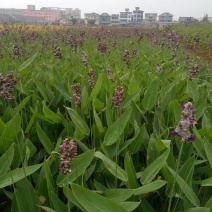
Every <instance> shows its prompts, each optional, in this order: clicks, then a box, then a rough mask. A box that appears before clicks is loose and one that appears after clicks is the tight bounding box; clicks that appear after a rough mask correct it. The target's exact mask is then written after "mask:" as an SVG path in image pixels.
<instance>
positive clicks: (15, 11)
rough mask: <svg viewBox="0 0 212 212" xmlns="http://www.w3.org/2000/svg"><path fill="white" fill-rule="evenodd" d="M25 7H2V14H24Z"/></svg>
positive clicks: (0, 10)
mask: <svg viewBox="0 0 212 212" xmlns="http://www.w3.org/2000/svg"><path fill="white" fill-rule="evenodd" d="M24 11H25V10H24V9H14V8H0V14H7V15H10V16H13V15H23V13H24Z"/></svg>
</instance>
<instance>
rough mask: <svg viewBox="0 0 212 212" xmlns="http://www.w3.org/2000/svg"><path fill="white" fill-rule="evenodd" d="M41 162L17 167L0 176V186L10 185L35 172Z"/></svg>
mask: <svg viewBox="0 0 212 212" xmlns="http://www.w3.org/2000/svg"><path fill="white" fill-rule="evenodd" d="M42 165H43V164H37V165H34V166H27V167H22V168H18V169H15V170H12V171H10V172H8V173H7V174H4V175H2V176H0V188H4V187H6V186H9V185H12V184H13V183H16V182H18V181H19V180H22V179H23V178H25V177H27V176H29V175H31V174H32V173H34V172H36V171H37V170H38V169H39V168H40V167H41V166H42Z"/></svg>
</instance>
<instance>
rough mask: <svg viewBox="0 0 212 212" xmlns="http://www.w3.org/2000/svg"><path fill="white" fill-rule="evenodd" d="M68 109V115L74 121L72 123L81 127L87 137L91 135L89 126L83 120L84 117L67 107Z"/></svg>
mask: <svg viewBox="0 0 212 212" xmlns="http://www.w3.org/2000/svg"><path fill="white" fill-rule="evenodd" d="M66 109H67V110H68V113H69V115H70V117H71V119H72V121H73V122H74V124H75V125H76V126H77V127H79V129H80V130H81V131H82V132H83V133H84V134H86V135H89V133H90V129H89V127H88V125H87V124H86V123H85V121H84V120H83V119H82V117H81V116H80V115H79V114H78V113H77V112H76V111H75V110H73V109H72V108H68V107H66Z"/></svg>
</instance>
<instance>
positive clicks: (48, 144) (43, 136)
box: [36, 123, 54, 154]
mask: <svg viewBox="0 0 212 212" xmlns="http://www.w3.org/2000/svg"><path fill="white" fill-rule="evenodd" d="M36 130H37V134H38V137H39V139H40V142H41V144H42V145H43V147H44V148H45V150H46V151H47V152H48V153H49V154H51V152H52V151H54V146H53V144H52V142H51V141H50V139H49V138H48V136H47V135H46V133H45V132H44V131H43V130H42V128H41V127H40V125H39V124H38V123H37V126H36Z"/></svg>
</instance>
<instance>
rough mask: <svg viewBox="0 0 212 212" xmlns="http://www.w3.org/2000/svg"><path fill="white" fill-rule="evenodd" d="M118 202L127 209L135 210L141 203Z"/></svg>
mask: <svg viewBox="0 0 212 212" xmlns="http://www.w3.org/2000/svg"><path fill="white" fill-rule="evenodd" d="M118 204H119V205H121V206H122V207H123V208H125V209H126V210H127V211H134V210H135V209H136V208H137V207H138V206H139V205H140V202H119V203H118Z"/></svg>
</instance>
